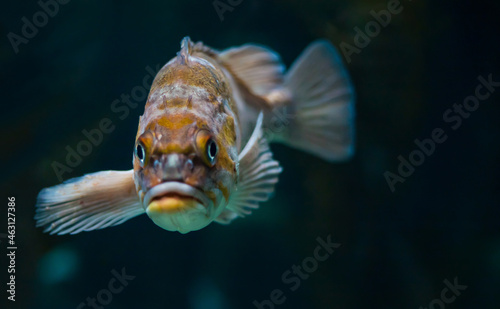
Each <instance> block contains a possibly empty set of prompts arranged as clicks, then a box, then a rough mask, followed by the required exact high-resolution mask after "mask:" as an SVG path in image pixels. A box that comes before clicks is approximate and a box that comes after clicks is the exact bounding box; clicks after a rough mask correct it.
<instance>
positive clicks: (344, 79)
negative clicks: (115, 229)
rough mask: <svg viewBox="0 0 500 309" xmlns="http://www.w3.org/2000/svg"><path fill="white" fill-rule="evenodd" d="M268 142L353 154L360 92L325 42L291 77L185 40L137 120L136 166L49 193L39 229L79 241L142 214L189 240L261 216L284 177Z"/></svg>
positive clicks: (250, 56)
mask: <svg viewBox="0 0 500 309" xmlns="http://www.w3.org/2000/svg"><path fill="white" fill-rule="evenodd" d="M270 142H281V143H284V144H287V145H289V146H291V147H294V148H298V149H301V150H304V151H307V152H309V153H311V154H314V155H316V156H319V157H321V158H323V159H325V160H328V161H342V160H345V159H348V158H349V157H350V156H352V154H353V151H354V146H353V145H354V91H353V87H352V84H351V82H350V79H349V76H348V74H347V71H346V70H345V68H344V66H343V64H342V61H341V58H340V57H339V55H338V53H337V52H336V50H335V49H334V47H333V46H332V45H331V44H330V43H329V42H327V41H317V42H314V43H312V44H311V45H310V46H309V47H308V48H307V49H306V50H305V51H304V52H303V54H302V55H301V56H300V57H299V58H298V59H297V60H296V62H295V63H294V64H293V65H292V67H291V68H290V69H289V70H288V72H286V74H285V68H284V66H283V64H282V63H281V60H280V57H279V55H278V54H276V53H275V52H273V51H271V50H270V49H268V48H266V47H263V46H259V45H252V44H247V45H243V46H241V47H236V48H230V49H227V50H224V51H216V50H214V49H212V48H210V47H208V46H206V45H204V44H203V43H201V42H198V43H193V42H192V41H191V40H190V39H189V38H188V37H186V38H184V39H183V40H182V42H181V50H180V51H179V52H178V54H177V56H176V57H174V58H172V59H171V60H170V61H169V62H168V63H167V64H166V65H165V66H164V67H163V68H162V69H161V70H160V71H159V72H158V74H157V76H156V77H155V80H154V81H153V84H152V86H151V89H150V93H149V96H148V100H147V102H146V106H145V109H144V114H143V115H142V116H141V117H140V119H139V126H138V131H137V135H136V139H135V145H134V151H133V169H132V170H129V171H103V172H97V173H93V174H88V175H85V176H83V177H80V178H75V179H71V180H69V181H67V182H65V183H63V184H60V185H57V186H54V187H50V188H46V189H44V190H42V191H41V192H40V194H39V196H38V200H37V206H36V209H37V210H36V215H35V219H36V221H37V226H44V227H45V231H46V232H50V233H57V234H67V233H71V234H75V233H79V232H81V231H90V230H95V229H100V228H105V227H108V226H113V225H117V224H120V223H122V222H124V221H126V220H129V219H131V218H133V217H135V216H138V215H140V214H143V213H146V214H147V215H148V216H149V217H150V218H151V219H152V221H153V222H154V223H156V224H157V225H158V226H160V227H162V228H164V229H166V230H169V231H179V232H181V233H187V232H190V231H195V230H199V229H201V228H203V227H205V226H207V225H208V224H210V223H211V222H213V221H216V222H218V223H222V224H227V223H230V222H231V221H232V220H234V219H235V218H237V217H243V216H245V215H248V214H250V213H251V211H252V210H253V209H256V208H258V205H259V203H261V202H264V201H266V200H268V198H269V196H270V195H271V193H272V192H273V191H274V185H275V184H276V183H277V182H278V176H279V174H280V172H281V170H282V169H281V167H280V165H279V163H278V162H277V161H276V160H275V159H274V158H273V154H272V152H271V150H270V148H269V143H270Z"/></svg>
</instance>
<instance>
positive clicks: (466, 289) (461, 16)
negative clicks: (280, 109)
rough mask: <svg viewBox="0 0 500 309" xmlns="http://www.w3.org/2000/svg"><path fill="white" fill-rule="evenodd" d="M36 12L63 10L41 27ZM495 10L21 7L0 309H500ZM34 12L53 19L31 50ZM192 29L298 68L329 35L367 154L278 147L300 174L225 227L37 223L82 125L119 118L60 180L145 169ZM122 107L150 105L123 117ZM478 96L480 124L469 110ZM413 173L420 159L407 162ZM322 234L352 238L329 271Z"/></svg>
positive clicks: (276, 5)
mask: <svg viewBox="0 0 500 309" xmlns="http://www.w3.org/2000/svg"><path fill="white" fill-rule="evenodd" d="M40 3H42V4H43V6H46V4H45V3H56V6H55V7H57V12H55V7H54V6H52V8H51V9H50V8H49V10H52V11H51V12H52V14H51V15H53V16H48V14H45V16H47V18H46V20H44V19H43V16H42V15H43V14H38V12H40V11H42V12H43V9H42V4H40ZM221 3H222V4H221ZM499 9H500V4H499V3H498V2H494V1H491V2H488V1H478V2H475V1H471V0H470V1H465V0H463V1H428V0H413V1H411V0H404V1H403V0H402V1H401V2H398V1H395V0H391V1H365V0H353V1H347V0H342V1H333V0H330V1H319V0H311V1H300V0H267V1H264V0H260V1H259V0H221V1H212V0H210V1H180V0H178V1H148V0H144V1H96V0H89V1H76V0H74V1H68V0H65V1H63V0H61V1H60V2H55V1H50V0H42V1H40V2H37V1H15V2H14V1H8V2H7V1H5V2H4V3H3V6H2V9H1V10H0V33H1V37H2V39H1V40H0V68H1V70H0V90H1V99H0V101H1V104H2V111H1V118H2V121H1V132H2V141H1V149H2V151H1V154H0V155H1V162H2V177H1V186H0V188H1V189H0V190H1V191H2V199H3V200H4V201H3V202H2V203H3V204H4V205H1V209H2V210H1V211H0V213H1V216H0V222H1V225H0V227H1V230H0V237H1V238H0V240H1V241H2V242H1V244H0V246H1V251H2V253H1V258H0V261H1V268H0V278H2V292H1V293H0V295H1V299H0V308H9V309H10V308H37V309H46V308H47V309H59V308H106V309H108V308H149V309H156V308H189V309H212V308H213V309H230V308H266V309H269V308H415V309H417V308H421V307H422V308H499V304H500V293H499V289H500V198H499V197H500V195H499V191H500V185H499V184H500V182H499V176H498V175H499V174H500V145H499V141H500V124H499V123H500V121H499V120H500V118H499V116H500V113H499V112H500V107H499V105H498V104H499V98H500V96H499V94H498V93H499V92H500V88H498V85H497V86H495V85H494V84H495V82H496V81H500V71H499V62H500V61H499V55H500V48H499V33H500V31H499V30H500V23H499V21H498V14H499V13H500V10H499ZM382 10H385V11H386V12H392V13H390V14H389V16H390V21H389V19H388V17H387V16H388V15H384V16H385V17H380V16H382V15H380V14H379V13H380V12H381V11H382ZM54 12H55V13H54ZM36 14H38V15H36ZM35 15H36V16H35ZM23 17H25V18H26V19H25V20H28V21H29V22H32V21H33V18H34V17H36V18H38V20H37V23H38V24H39V25H40V26H39V27H35V28H36V31H35V32H36V33H33V31H32V32H31V33H30V32H29V29H28V30H27V29H25V30H26V31H28V32H27V34H28V36H30V37H29V38H28V37H26V36H23V34H22V33H23V25H24V24H25V20H23ZM384 18H385V19H384ZM377 20H379V21H377ZM381 23H383V24H385V25H383V24H381ZM376 24H378V28H377V25H376ZM367 29H368V32H370V33H371V35H368V34H367ZM377 29H379V30H378V31H376V30H377ZM360 31H361V32H363V35H361V34H359V33H360ZM9 33H15V34H16V35H18V37H17V40H20V41H16V42H17V43H16V44H12V43H11V39H12V37H13V36H12V35H10V37H9ZM186 35H189V36H190V37H191V38H192V39H193V40H194V41H203V42H204V43H206V44H207V45H209V46H211V47H214V48H216V49H224V48H227V47H231V46H237V45H241V44H244V43H251V42H253V43H259V44H263V45H267V46H269V47H270V48H272V49H274V50H275V51H277V52H278V53H279V54H280V55H281V56H282V59H283V61H284V63H285V64H286V65H287V66H289V65H290V64H291V63H292V62H293V60H294V59H295V58H296V57H297V56H298V55H299V54H300V53H301V52H302V50H303V49H304V48H305V47H306V46H307V45H308V44H309V43H310V42H312V41H313V40H315V39H318V38H327V39H329V40H330V41H331V42H332V43H333V44H334V45H335V46H336V47H337V48H339V51H340V52H341V54H342V56H343V59H344V63H345V64H346V67H347V69H348V71H349V72H350V74H351V77H352V80H353V83H354V85H355V87H356V93H357V106H356V110H357V124H356V127H357V145H356V146H357V151H356V155H355V156H354V158H353V159H352V160H350V161H349V162H346V163H340V164H329V163H326V162H324V161H322V160H320V159H318V158H316V157H313V156H311V155H308V154H306V153H303V152H300V151H297V150H293V149H290V148H287V147H285V146H282V145H276V144H274V145H272V150H273V152H274V156H275V158H276V159H277V160H278V161H280V163H281V165H282V166H283V168H284V171H283V173H282V175H281V176H280V182H279V183H278V184H277V187H276V192H275V195H274V197H273V198H272V199H271V200H269V201H268V202H266V203H264V204H263V205H261V207H260V209H259V210H257V211H254V213H253V214H252V215H251V216H248V217H246V218H244V219H237V220H235V221H234V222H233V223H232V224H230V225H228V226H223V225H219V224H216V223H213V224H211V225H209V226H208V227H207V228H204V229H202V230H200V231H197V232H191V233H188V234H186V235H181V234H179V233H172V232H167V231H165V230H163V229H161V228H159V227H158V226H156V225H155V224H153V222H151V220H150V219H149V218H148V217H147V216H140V217H137V218H135V219H132V220H130V221H128V222H126V223H124V224H121V225H119V226H116V227H112V228H107V229H104V230H99V231H93V232H88V233H81V234H78V235H72V236H54V235H52V236H51V235H47V234H44V233H42V229H40V228H35V221H34V219H33V216H34V209H35V208H34V206H35V202H36V196H37V193H38V192H39V191H40V190H41V189H42V188H44V187H48V186H52V185H56V184H58V183H60V180H59V179H58V176H57V175H56V173H55V171H54V169H53V167H52V165H53V164H54V162H59V163H62V164H64V163H65V160H66V155H67V153H68V150H67V149H68V148H67V147H70V148H73V149H75V147H77V145H78V144H79V142H81V141H82V140H85V138H86V137H85V135H84V134H83V133H82V130H92V129H95V128H98V127H99V123H100V121H101V120H102V119H104V118H109V119H110V120H111V121H112V123H113V125H114V130H113V131H112V132H110V133H108V134H104V135H103V140H102V142H101V143H99V144H98V145H96V146H94V147H93V149H92V151H91V152H90V153H89V154H88V155H86V156H84V157H83V158H82V160H81V162H79V163H78V164H76V166H75V167H71V168H70V169H71V171H65V172H64V174H63V175H62V179H64V180H66V179H69V178H72V177H77V176H81V175H83V174H85V173H91V172H96V171H100V170H109V169H113V170H128V169H130V168H131V159H132V151H133V146H134V138H135V134H136V131H137V125H138V118H139V115H141V114H142V112H143V110H144V103H145V97H144V96H143V95H141V91H140V89H139V88H141V85H143V79H144V78H145V77H146V76H148V75H150V74H151V73H150V71H151V70H153V71H157V69H158V68H159V67H161V66H163V64H165V63H166V62H167V61H168V60H169V59H170V58H172V57H173V56H174V55H175V53H176V52H177V51H178V50H179V47H180V40H181V39H182V38H183V37H184V36H186ZM362 36H365V39H364V40H363V38H362ZM20 42H21V43H20ZM341 45H342V46H343V50H344V52H342V51H341V50H342V49H341V48H340V46H341ZM488 79H490V82H489V83H488ZM491 80H493V81H495V82H491ZM485 83H486V84H488V86H485V85H486V84H485ZM479 85H483V87H482V88H481V89H482V90H481V91H480V92H479V93H478V92H477V91H476V90H477V88H478V87H479ZM148 90H149V89H146V91H148ZM495 90H496V91H495ZM122 95H131V96H132V95H134V100H135V99H137V100H136V101H134V102H137V105H136V106H135V107H130V108H128V109H127V113H125V111H123V112H120V113H117V112H114V111H113V110H112V109H111V106H112V102H114V101H115V100H117V99H120V98H121V96H122ZM471 96H472V98H470V97H471ZM474 98H475V99H474ZM465 101H466V102H467V104H469V106H472V107H471V108H470V109H471V110H472V111H469V112H467V111H464V110H463V109H462V110H461V111H459V110H457V109H456V108H457V107H456V106H454V104H464V102H465ZM476 102H479V103H477V104H476ZM474 104H475V105H474ZM125 114H126V115H125ZM439 129H441V130H439ZM435 130H438V131H437V133H435ZM438 133H440V134H441V135H440V134H438ZM438 136H439V137H438ZM444 136H446V138H444ZM433 137H435V138H438V139H439V140H441V141H442V142H440V143H437V142H434V144H435V147H434V149H433V150H432V151H428V153H429V154H428V155H427V154H426V155H425V156H424V157H423V158H422V157H419V156H418V155H417V154H416V152H415V151H416V150H417V151H418V149H419V147H418V146H417V144H416V143H415V139H418V140H419V141H420V142H422V141H424V140H428V139H432V138H433ZM412 153H413V155H412ZM420 153H422V152H421V151H420ZM411 160H413V161H414V162H417V163H419V164H415V165H418V166H414V167H413V168H411V167H410V168H408V166H406V170H405V167H402V168H401V167H400V165H401V164H403V163H401V162H403V161H408V162H409V161H411ZM403 165H405V164H403ZM398 169H401V171H398ZM401 172H402V173H401ZM389 173H390V174H389ZM403 174H405V175H406V176H405V175H403ZM388 175H391V176H388ZM398 177H399V178H398ZM11 196H13V197H15V199H16V243H17V247H18V249H17V251H16V259H15V263H16V301H15V302H12V301H9V300H8V299H7V297H8V296H9V295H10V294H8V293H7V288H6V286H8V284H6V283H7V282H8V280H9V279H8V278H7V277H8V273H7V269H8V268H7V267H8V263H9V259H8V258H7V253H8V250H7V249H6V247H7V242H6V240H7V238H6V235H7V234H6V231H7V228H6V223H7V202H8V201H7V197H11ZM318 238H320V239H321V240H319V242H318ZM322 241H323V242H327V241H331V242H333V243H336V244H337V245H335V246H336V248H335V249H334V250H331V251H332V252H330V253H329V254H328V255H327V258H326V259H325V260H323V261H318V260H317V259H314V256H315V252H316V248H317V246H318V245H319V244H320V243H321V242H322ZM323 253H324V251H323ZM304 263H305V264H304ZM294 265H295V266H294ZM296 266H301V267H303V269H308V270H309V271H308V272H306V273H302V275H298V274H295V273H293V271H294V269H296ZM123 272H125V273H126V275H125V276H124V275H123ZM118 277H120V278H121V279H117V278H118ZM123 277H125V279H124V278H123ZM111 282H113V283H112V284H111V285H110V283H111ZM118 282H120V283H118ZM446 289H447V290H446ZM92 298H94V299H97V301H96V302H95V303H94V305H92V304H90V303H89V300H88V299H92Z"/></svg>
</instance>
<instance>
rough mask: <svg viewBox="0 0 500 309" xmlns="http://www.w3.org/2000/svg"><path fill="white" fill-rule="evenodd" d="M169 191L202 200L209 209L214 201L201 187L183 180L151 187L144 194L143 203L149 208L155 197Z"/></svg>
mask: <svg viewBox="0 0 500 309" xmlns="http://www.w3.org/2000/svg"><path fill="white" fill-rule="evenodd" d="M169 193H173V194H178V195H181V196H186V197H190V198H194V199H195V200H198V201H200V202H201V204H202V205H203V206H204V207H205V208H207V210H208V209H210V205H211V203H212V202H211V201H210V199H209V198H208V197H207V196H206V195H205V194H204V193H203V192H202V191H201V190H200V189H198V188H195V187H193V186H190V185H188V184H186V183H183V182H177V181H168V182H164V183H161V184H158V185H156V186H154V187H153V188H151V189H150V190H149V191H148V192H147V193H146V195H145V196H144V202H143V204H144V206H145V207H146V208H147V207H148V206H149V204H150V203H151V201H152V200H153V199H155V198H159V197H161V196H163V195H166V194H169Z"/></svg>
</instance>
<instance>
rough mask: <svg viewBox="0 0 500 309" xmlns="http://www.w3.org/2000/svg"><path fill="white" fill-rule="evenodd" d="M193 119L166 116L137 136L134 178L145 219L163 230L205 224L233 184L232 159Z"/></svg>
mask: <svg viewBox="0 0 500 309" xmlns="http://www.w3.org/2000/svg"><path fill="white" fill-rule="evenodd" d="M193 117H194V115H191V114H187V115H170V116H165V117H164V119H163V121H165V122H168V123H169V125H168V126H169V127H170V128H167V127H165V126H163V125H162V124H161V121H160V123H158V124H156V125H155V126H154V128H153V127H152V128H151V129H148V130H146V131H145V132H144V133H142V134H140V135H139V136H138V138H137V140H136V143H135V149H134V159H133V161H134V176H135V177H134V179H135V184H136V189H137V192H138V193H139V198H140V199H141V201H142V204H143V207H144V209H145V210H146V213H147V214H148V216H149V217H150V218H151V219H152V220H153V221H154V222H155V223H156V224H157V225H159V226H160V227H162V228H164V229H166V230H169V231H179V232H181V233H187V232H189V231H194V230H198V229H201V228H203V227H205V226H207V225H208V224H209V223H211V222H212V221H213V220H214V219H215V218H216V217H217V216H219V215H220V213H221V212H222V211H223V210H224V208H225V206H226V205H227V202H228V200H229V195H230V192H231V191H232V190H233V189H234V188H233V187H234V184H235V183H236V179H237V177H236V176H237V165H236V160H234V159H233V158H231V155H230V154H229V151H228V149H226V148H225V146H226V145H225V143H224V141H223V139H222V138H221V137H220V136H219V135H218V134H217V133H216V132H214V131H212V130H210V129H209V128H208V127H207V126H203V125H201V126H199V123H197V122H196V121H195V122H193V123H192V124H186V125H184V126H183V127H182V128H178V129H172V128H171V127H172V126H175V125H180V124H181V123H182V122H184V123H186V122H187V121H191V119H192V118H193Z"/></svg>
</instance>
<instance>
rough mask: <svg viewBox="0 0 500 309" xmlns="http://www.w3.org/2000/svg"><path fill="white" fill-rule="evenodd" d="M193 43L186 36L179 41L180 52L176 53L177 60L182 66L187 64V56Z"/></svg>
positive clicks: (189, 54)
mask: <svg viewBox="0 0 500 309" xmlns="http://www.w3.org/2000/svg"><path fill="white" fill-rule="evenodd" d="M192 47H193V42H192V41H191V39H190V38H189V37H188V36H186V37H184V38H183V39H182V41H181V50H180V51H179V52H178V53H177V59H178V60H179V61H180V63H182V64H187V63H188V62H189V56H191V53H192V51H193V50H192Z"/></svg>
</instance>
